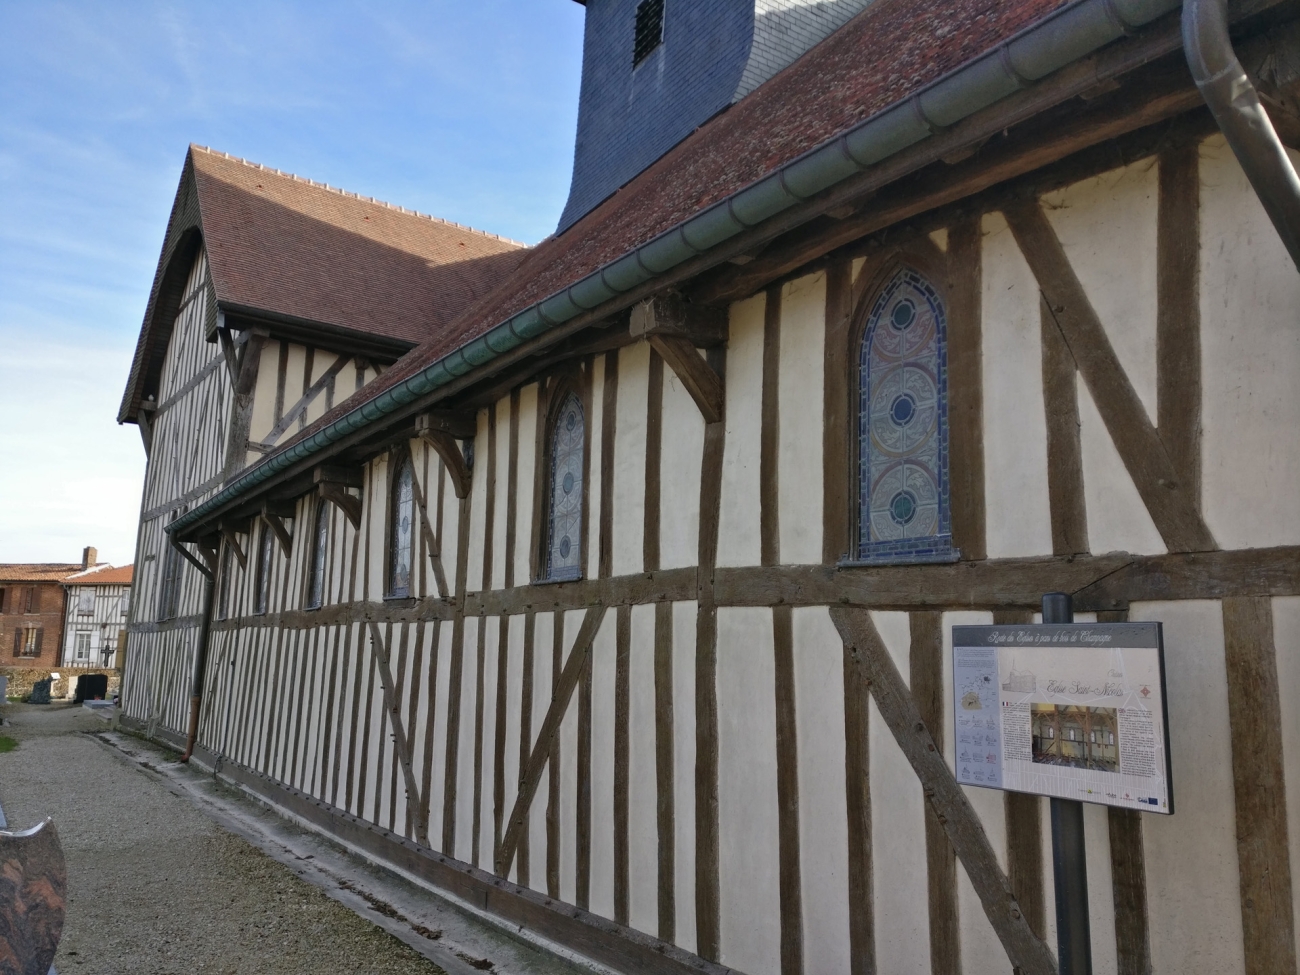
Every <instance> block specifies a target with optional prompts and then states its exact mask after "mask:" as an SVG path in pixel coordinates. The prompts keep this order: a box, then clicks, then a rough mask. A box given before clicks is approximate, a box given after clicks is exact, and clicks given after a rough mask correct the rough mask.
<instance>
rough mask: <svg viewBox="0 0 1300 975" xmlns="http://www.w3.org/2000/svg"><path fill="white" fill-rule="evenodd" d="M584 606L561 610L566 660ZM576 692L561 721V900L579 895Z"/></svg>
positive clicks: (580, 620)
mask: <svg viewBox="0 0 1300 975" xmlns="http://www.w3.org/2000/svg"><path fill="white" fill-rule="evenodd" d="M586 615H587V613H586V610H581V609H574V610H570V611H569V612H567V613H565V614H564V661H565V663H568V660H569V655H570V654H572V653H573V649H574V644H575V643H576V642H577V639H578V630H579V629H580V628H581V627H582V621H583V618H584V617H585V616H586ZM577 878H578V692H577V689H576V688H575V690H574V693H573V696H572V697H571V698H570V699H569V707H568V709H567V710H565V712H564V720H563V721H562V722H561V723H560V900H562V901H565V902H567V903H569V904H572V903H574V901H575V900H577V896H578V893H577V891H578V887H577V883H578V879H577Z"/></svg>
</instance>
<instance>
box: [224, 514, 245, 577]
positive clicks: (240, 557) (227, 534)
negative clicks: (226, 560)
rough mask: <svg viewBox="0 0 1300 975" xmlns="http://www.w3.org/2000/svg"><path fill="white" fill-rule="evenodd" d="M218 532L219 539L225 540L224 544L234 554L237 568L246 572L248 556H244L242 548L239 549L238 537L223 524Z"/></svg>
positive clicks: (231, 529)
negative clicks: (237, 563)
mask: <svg viewBox="0 0 1300 975" xmlns="http://www.w3.org/2000/svg"><path fill="white" fill-rule="evenodd" d="M220 532H221V537H222V538H224V539H225V540H226V544H227V545H228V546H229V547H230V550H231V551H232V552H234V553H235V559H236V560H237V561H238V562H239V567H240V568H241V569H245V570H247V569H248V556H247V555H245V554H244V550H243V548H241V547H240V545H239V536H238V535H236V534H235V530H234V529H233V528H231V527H230V526H229V525H227V524H226V523H225V522H222V524H221V528H220Z"/></svg>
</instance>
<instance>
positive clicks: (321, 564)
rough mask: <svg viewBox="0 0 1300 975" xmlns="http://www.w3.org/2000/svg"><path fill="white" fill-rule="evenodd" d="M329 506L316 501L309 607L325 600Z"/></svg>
mask: <svg viewBox="0 0 1300 975" xmlns="http://www.w3.org/2000/svg"><path fill="white" fill-rule="evenodd" d="M329 530H330V520H329V506H328V505H327V503H326V502H325V501H324V500H323V499H322V500H320V501H317V502H316V532H315V534H314V536H313V538H312V550H311V572H310V575H309V577H308V582H307V608H308V609H317V608H319V607H320V605H321V603H323V602H324V601H325V555H326V553H327V552H328V551H329Z"/></svg>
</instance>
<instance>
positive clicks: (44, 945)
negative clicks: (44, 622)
mask: <svg viewBox="0 0 1300 975" xmlns="http://www.w3.org/2000/svg"><path fill="white" fill-rule="evenodd" d="M47 689H48V688H47ZM67 886H68V869H67V865H66V864H65V862H64V859H63V847H62V845H61V844H60V843H59V833H58V830H56V829H55V828H54V823H53V822H52V821H51V820H49V819H47V820H45V822H43V823H41V824H40V825H39V826H33V827H32V828H31V829H28V830H23V831H22V832H20V833H10V832H6V831H5V830H0V972H3V973H4V975H10V973H12V975H46V973H47V972H49V971H50V966H51V965H53V964H54V953H55V950H56V949H57V948H58V947H59V938H60V937H62V935H63V915H64V907H65V897H66V893H67Z"/></svg>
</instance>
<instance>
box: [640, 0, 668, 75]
mask: <svg viewBox="0 0 1300 975" xmlns="http://www.w3.org/2000/svg"><path fill="white" fill-rule="evenodd" d="M663 39H664V0H641V2H640V3H638V4H637V5H636V39H635V41H634V42H633V45H632V66H633V67H636V66H637V65H638V64H640V63H641V62H642V61H644V60H645V59H646V58H647V57H648V56H649V54H650V52H651V51H653V50H654V49H655V48H657V47H658V46H659V45H660V44H661V43H663Z"/></svg>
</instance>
